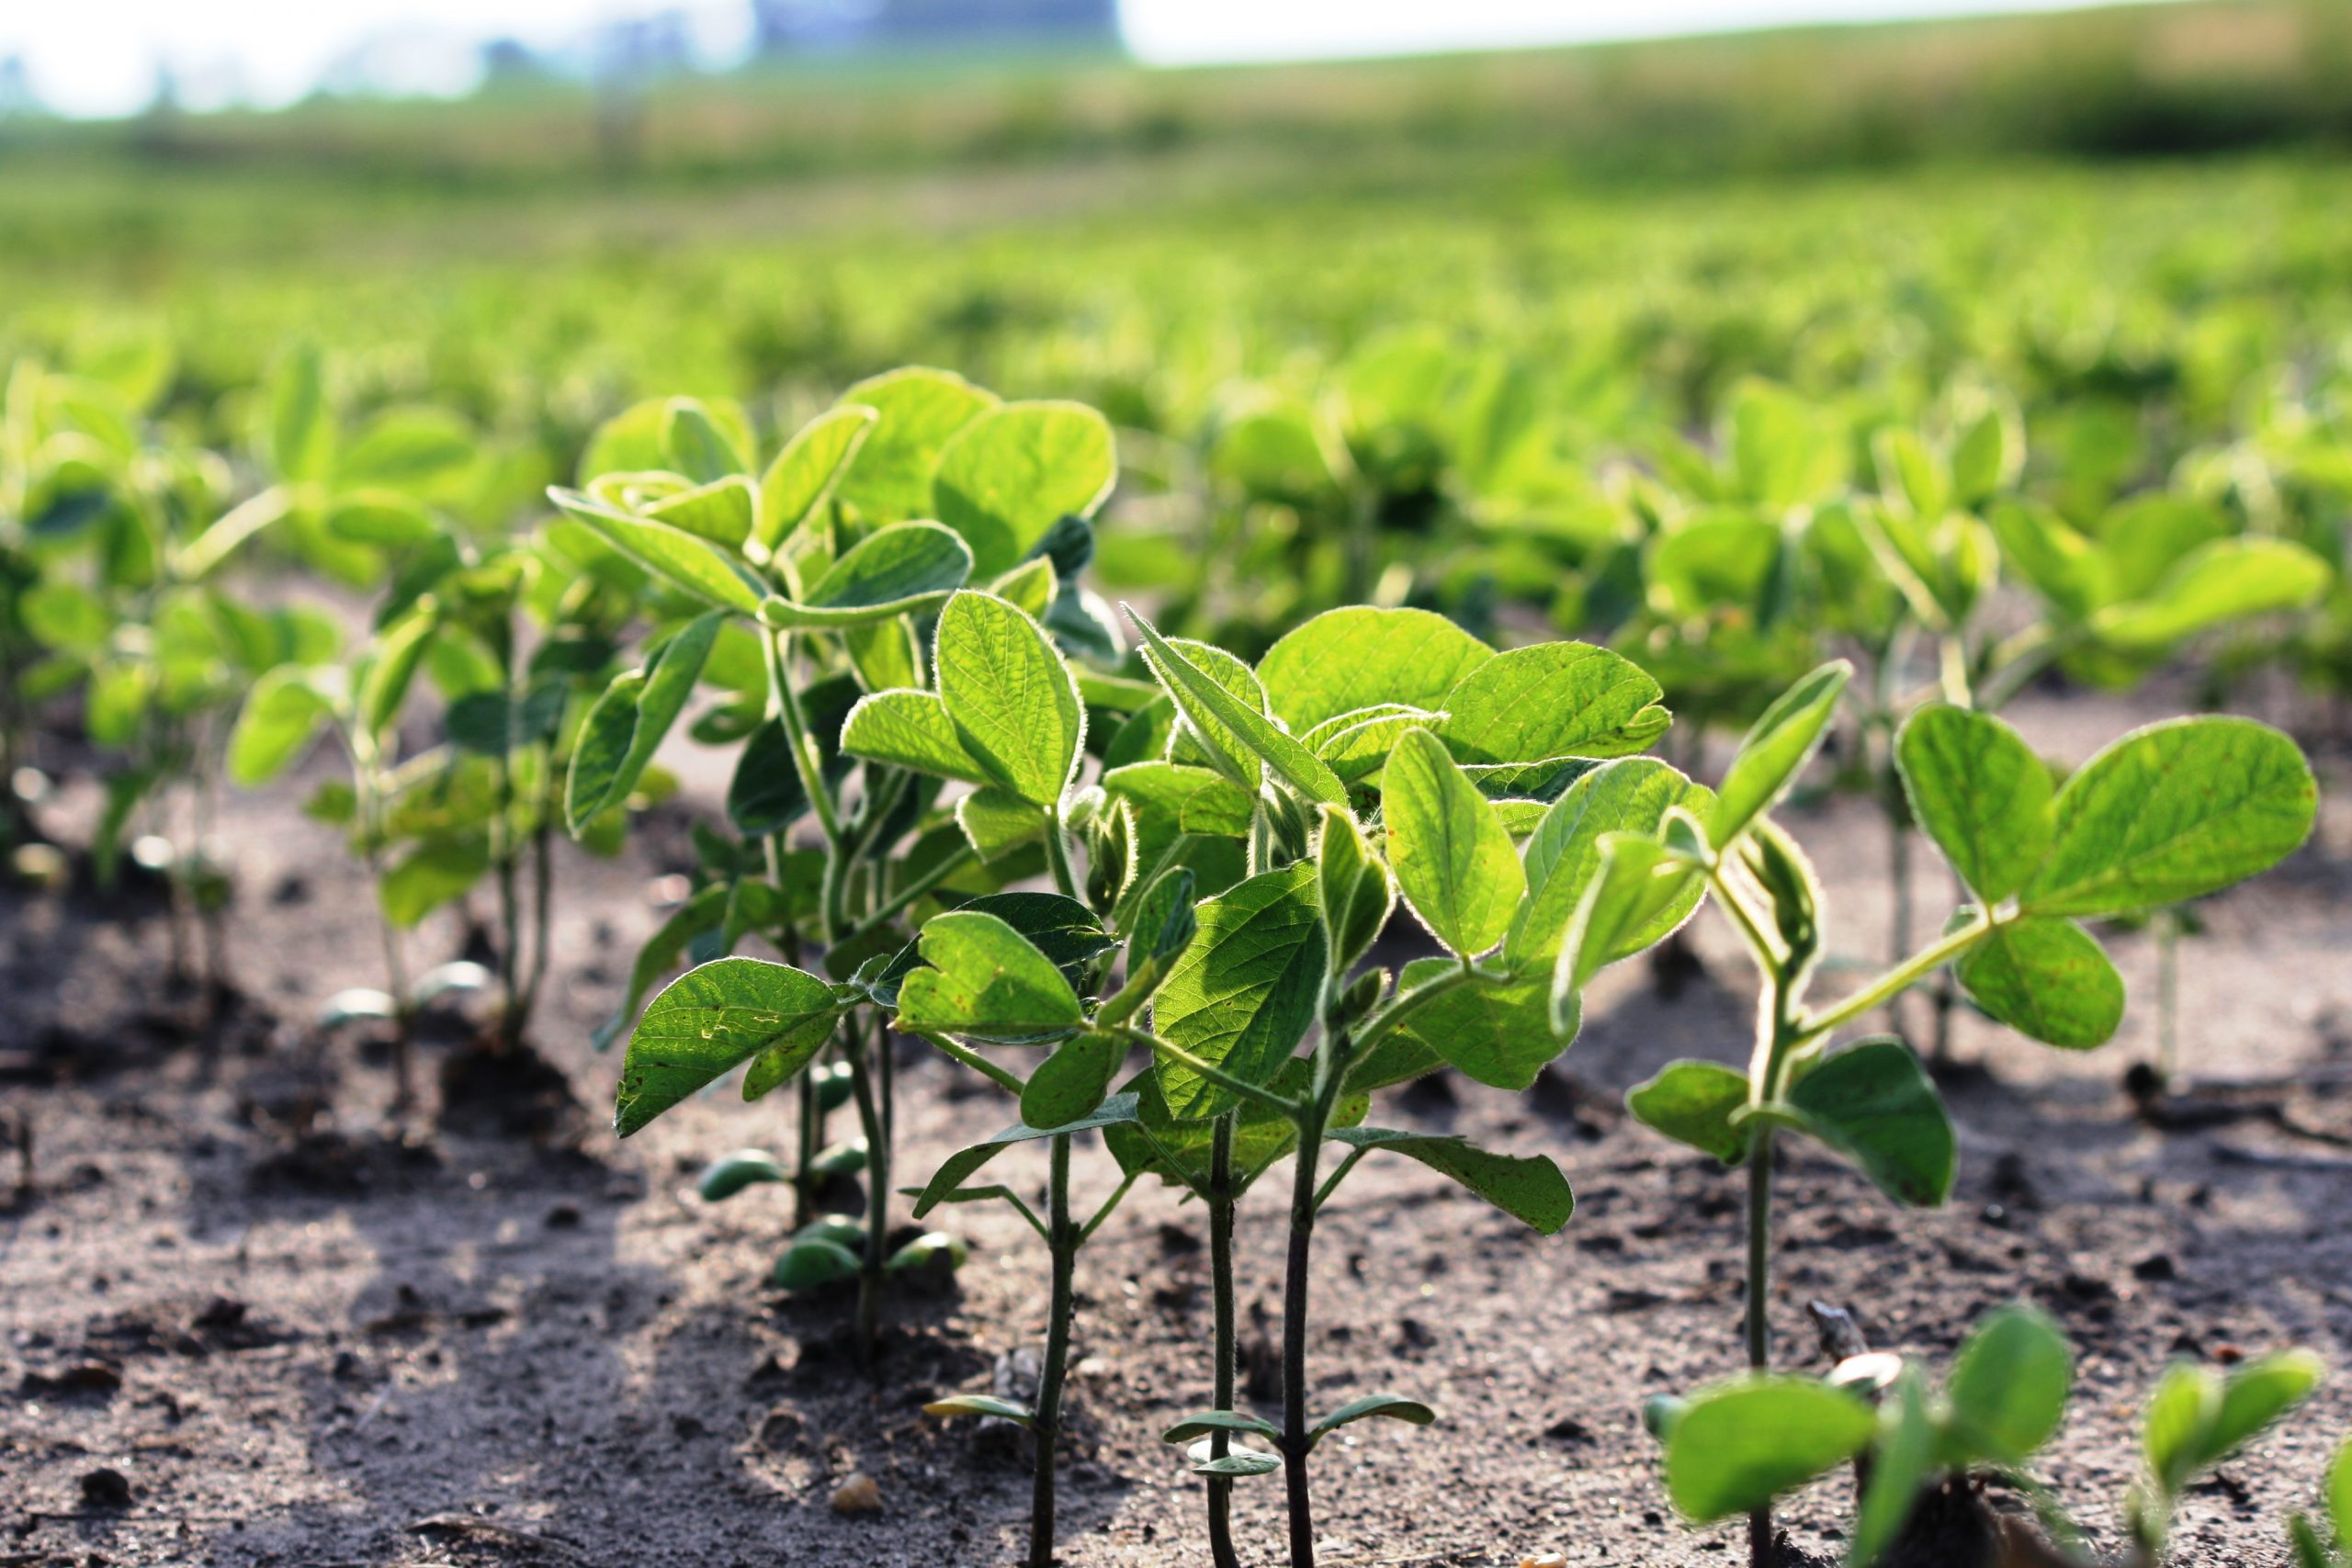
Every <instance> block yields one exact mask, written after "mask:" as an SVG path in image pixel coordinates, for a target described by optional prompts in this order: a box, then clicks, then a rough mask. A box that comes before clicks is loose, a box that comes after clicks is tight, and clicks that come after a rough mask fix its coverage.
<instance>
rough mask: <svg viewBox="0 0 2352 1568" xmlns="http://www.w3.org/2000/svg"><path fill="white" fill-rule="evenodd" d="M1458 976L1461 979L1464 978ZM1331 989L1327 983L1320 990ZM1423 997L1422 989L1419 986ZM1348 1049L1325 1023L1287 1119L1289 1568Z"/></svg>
mask: <svg viewBox="0 0 2352 1568" xmlns="http://www.w3.org/2000/svg"><path fill="white" fill-rule="evenodd" d="M1462 973H1466V971H1463V972H1462ZM1335 988H1336V987H1334V986H1332V985H1331V984H1330V983H1329V982H1327V983H1326V985H1325V989H1326V991H1329V990H1332V989H1335ZM1422 989H1423V990H1427V989H1428V987H1422ZM1351 1047H1352V1042H1351V1040H1350V1039H1349V1036H1348V1033H1347V1031H1345V1030H1343V1029H1334V1028H1332V1027H1331V1024H1330V1021H1329V1018H1328V1017H1327V1018H1326V1019H1325V1021H1324V1026H1323V1036H1322V1039H1321V1040H1320V1041H1319V1042H1318V1043H1317V1045H1316V1051H1315V1088H1314V1089H1313V1091H1312V1092H1311V1093H1309V1094H1308V1095H1307V1097H1306V1103H1305V1104H1304V1105H1302V1106H1300V1107H1299V1108H1298V1110H1297V1111H1295V1112H1294V1115H1295V1118H1296V1121H1297V1125H1298V1152H1297V1154H1296V1155H1295V1156H1293V1167H1294V1168H1293V1173H1292V1183H1291V1197H1290V1252H1289V1258H1288V1259H1287V1263H1286V1266H1285V1268H1284V1270H1283V1438H1282V1450H1283V1485H1284V1489H1285V1491H1286V1493H1287V1496H1288V1501H1289V1506H1290V1560H1291V1568H1315V1516H1314V1504H1313V1500H1312V1497H1311V1496H1310V1495H1309V1493H1308V1489H1307V1477H1306V1457H1307V1452H1308V1443H1307V1436H1306V1310H1307V1286H1308V1283H1309V1279H1310V1276H1311V1273H1312V1269H1311V1268H1310V1265H1311V1264H1312V1262H1313V1258H1314V1248H1315V1213H1316V1210H1317V1208H1318V1207H1319V1206H1320V1205H1321V1202H1322V1199H1323V1190H1322V1187H1321V1185H1320V1184H1319V1183H1318V1181H1317V1172H1318V1168H1319V1167H1320V1166H1321V1163H1322V1160H1321V1156H1322V1151H1323V1133H1324V1129H1325V1128H1326V1127H1328V1126H1329V1124H1330V1118H1331V1106H1332V1104H1333V1102H1334V1101H1336V1100H1338V1099H1339V1094H1340V1084H1341V1083H1342V1081H1343V1080H1344V1079H1345V1077H1346V1076H1347V1067H1348V1060H1349V1057H1350V1055H1351Z"/></svg>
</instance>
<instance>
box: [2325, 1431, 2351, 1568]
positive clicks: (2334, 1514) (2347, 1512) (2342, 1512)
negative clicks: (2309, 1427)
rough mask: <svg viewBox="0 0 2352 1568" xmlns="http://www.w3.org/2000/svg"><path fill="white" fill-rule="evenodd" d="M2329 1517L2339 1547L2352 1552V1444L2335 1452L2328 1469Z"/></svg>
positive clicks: (2349, 1443)
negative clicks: (2332, 1461) (2333, 1459)
mask: <svg viewBox="0 0 2352 1568" xmlns="http://www.w3.org/2000/svg"><path fill="white" fill-rule="evenodd" d="M2327 1517H2328V1520H2329V1522H2330V1523H2332V1524H2333V1525H2334V1526H2335V1541H2336V1544H2337V1545H2338V1546H2339V1547H2342V1548H2343V1549H2344V1550H2346V1551H2352V1442H2347V1443H2346V1444H2345V1445H2344V1446H2343V1447H2342V1448H2340V1449H2338V1450H2335V1462H2334V1463H2332V1464H2330V1465H2329V1466H2328V1467H2327Z"/></svg>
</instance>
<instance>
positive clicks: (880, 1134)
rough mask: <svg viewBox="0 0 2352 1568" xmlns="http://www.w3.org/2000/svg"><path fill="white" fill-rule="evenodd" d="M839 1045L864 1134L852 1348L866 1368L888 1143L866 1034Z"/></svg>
mask: <svg viewBox="0 0 2352 1568" xmlns="http://www.w3.org/2000/svg"><path fill="white" fill-rule="evenodd" d="M876 1032H877V1033H878V1032H880V1031H879V1030H876ZM842 1045H843V1048H844V1051H845V1053H846V1055H848V1057H849V1083H850V1093H851V1095H852V1097H853V1098H854V1099H855V1100H856V1101H857V1121H858V1126H859V1128H860V1130H861V1131H863V1132H864V1133H865V1257H864V1258H862V1259H861V1260H860V1263H859V1268H858V1271H857V1348H858V1355H859V1358H860V1359H862V1360H864V1361H865V1362H867V1363H868V1364H871V1363H872V1361H873V1359H874V1353H875V1350H876V1348H877V1346H878V1344H879V1341H880V1337H881V1329H882V1262H883V1258H884V1257H885V1254H884V1252H883V1248H884V1247H886V1246H887V1245H888V1241H889V1236H888V1230H889V1224H890V1142H889V1139H888V1136H887V1135H886V1134H885V1131H884V1128H883V1125H882V1111H881V1107H880V1105H879V1103H878V1102H877V1100H876V1096H875V1092H874V1076H873V1071H872V1067H871V1066H870V1064H869V1063H868V1062H867V1060H866V1051H865V1031H864V1030H862V1029H859V1028H857V1027H856V1026H854V1025H853V1026H852V1027H851V1028H849V1029H848V1030H846V1031H844V1032H843V1039H842Z"/></svg>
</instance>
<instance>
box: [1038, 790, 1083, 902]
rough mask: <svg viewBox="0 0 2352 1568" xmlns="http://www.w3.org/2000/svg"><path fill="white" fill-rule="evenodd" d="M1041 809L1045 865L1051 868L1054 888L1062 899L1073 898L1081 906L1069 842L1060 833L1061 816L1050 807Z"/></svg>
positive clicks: (1081, 898) (1061, 832)
mask: <svg viewBox="0 0 2352 1568" xmlns="http://www.w3.org/2000/svg"><path fill="white" fill-rule="evenodd" d="M1043 809H1044V811H1045V815H1046V864H1047V865H1048V866H1050V867H1052V868H1053V873H1054V886H1055V887H1057V889H1059V890H1060V892H1061V896H1062V897H1065V898H1075V899H1077V900H1078V902H1080V903H1081V904H1083V903H1084V902H1086V900H1085V899H1084V898H1083V897H1080V894H1079V891H1078V876H1077V874H1076V873H1075V872H1073V871H1072V870H1071V868H1070V863H1069V837H1068V835H1067V834H1065V833H1064V832H1063V831H1062V815H1061V813H1060V812H1059V811H1058V810H1057V809H1056V808H1054V807H1050V806H1048V807H1044V808H1043Z"/></svg>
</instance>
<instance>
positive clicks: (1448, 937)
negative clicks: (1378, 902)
mask: <svg viewBox="0 0 2352 1568" xmlns="http://www.w3.org/2000/svg"><path fill="white" fill-rule="evenodd" d="M1503 657H1504V658H1509V657H1510V656H1509V655H1508V654H1506V655H1504V656H1503ZM1496 662H1498V663H1499V662H1501V660H1496ZM1381 807H1382V816H1383V819H1384V821H1385V825H1386V828H1387V833H1388V843H1387V849H1388V863H1389V865H1390V866H1391V867H1392V868H1393V869H1394V870H1395V871H1396V873H1397V890H1398V891H1399V892H1400V893H1402V894H1403V895H1404V898H1405V902H1406V904H1407V906H1408V907H1409V908H1411V909H1412V911H1413V913H1414V914H1415V915H1416V916H1418V917H1419V919H1420V921H1421V924H1423V925H1424V926H1427V927H1428V928H1429V930H1430V933H1431V934H1432V935H1434V936H1435V937H1436V938H1437V939H1438V941H1440V942H1443V943H1444V944H1445V945H1446V946H1447V947H1448V948H1450V949H1451V950H1453V952H1454V953H1459V954H1461V955H1462V956H1464V957H1465V958H1466V957H1469V956H1471V955H1473V954H1476V953H1484V952H1486V951H1487V949H1488V948H1490V947H1492V946H1494V945H1495V944H1496V943H1497V942H1500V941H1502V939H1503V933H1504V932H1505V931H1508V930H1510V922H1511V917H1512V915H1513V913H1515V912H1516V910H1517V909H1518V907H1519V900H1520V897H1521V894H1523V893H1525V892H1526V890H1527V876H1526V873H1525V871H1524V869H1523V868H1522V867H1521V865H1520V863H1519V852H1518V851H1517V850H1516V849H1515V848H1514V847H1513V846H1512V844H1511V841H1510V833H1508V832H1507V831H1505V830H1504V829H1503V825H1502V820H1501V818H1498V817H1497V816H1496V815H1495V808H1494V807H1493V806H1492V805H1490V804H1489V803H1488V802H1487V798H1486V797H1485V796H1484V795H1480V794H1479V793H1478V790H1477V786H1476V785H1475V784H1472V783H1471V782H1470V781H1469V780H1468V779H1466V778H1464V776H1463V774H1462V770H1461V768H1460V767H1459V766H1458V765H1456V763H1455V762H1454V761H1453V758H1452V757H1450V756H1448V755H1447V754H1446V749H1445V747H1444V745H1443V744H1442V742H1441V741H1440V740H1439V739H1438V738H1437V737H1436V736H1434V735H1432V734H1430V732H1429V731H1428V730H1426V729H1411V730H1408V731H1406V732H1405V736H1404V739H1401V740H1399V741H1398V742H1397V750H1395V751H1394V752H1393V753H1392V754H1391V755H1390V757H1389V760H1388V768H1387V771H1386V772H1385V773H1384V774H1383V775H1382V784H1381Z"/></svg>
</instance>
